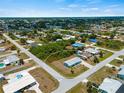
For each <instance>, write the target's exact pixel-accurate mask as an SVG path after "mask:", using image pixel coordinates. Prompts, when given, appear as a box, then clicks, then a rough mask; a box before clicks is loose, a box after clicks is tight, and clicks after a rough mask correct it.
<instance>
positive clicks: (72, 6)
mask: <svg viewBox="0 0 124 93" xmlns="http://www.w3.org/2000/svg"><path fill="white" fill-rule="evenodd" d="M68 7H70V8H76V7H78V5H77V4H70V5H68Z"/></svg>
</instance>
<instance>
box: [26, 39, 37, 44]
mask: <svg viewBox="0 0 124 93" xmlns="http://www.w3.org/2000/svg"><path fill="white" fill-rule="evenodd" d="M26 42H27V43H28V44H31V43H34V42H35V41H33V40H27V41H26Z"/></svg>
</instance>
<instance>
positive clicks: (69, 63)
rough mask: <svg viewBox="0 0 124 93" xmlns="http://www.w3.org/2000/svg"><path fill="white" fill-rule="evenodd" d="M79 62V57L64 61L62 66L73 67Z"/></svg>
mask: <svg viewBox="0 0 124 93" xmlns="http://www.w3.org/2000/svg"><path fill="white" fill-rule="evenodd" d="M81 62H82V60H81V59H80V58H79V57H75V58H73V59H70V60H67V61H65V62H64V66H66V67H73V66H76V65H78V64H80V63H81Z"/></svg>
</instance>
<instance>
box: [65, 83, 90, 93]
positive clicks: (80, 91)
mask: <svg viewBox="0 0 124 93" xmlns="http://www.w3.org/2000/svg"><path fill="white" fill-rule="evenodd" d="M66 93H88V92H87V86H86V84H83V83H79V84H77V85H76V86H75V87H73V88H72V89H70V90H69V91H67V92H66Z"/></svg>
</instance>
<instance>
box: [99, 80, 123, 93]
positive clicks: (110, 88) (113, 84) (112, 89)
mask: <svg viewBox="0 0 124 93" xmlns="http://www.w3.org/2000/svg"><path fill="white" fill-rule="evenodd" d="M121 85H122V84H121V83H120V82H119V81H117V80H114V79H110V78H106V79H104V81H103V83H102V84H101V85H100V86H99V88H100V89H102V90H104V91H106V92H107V93H116V92H117V90H118V89H119V88H120V87H121Z"/></svg>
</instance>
